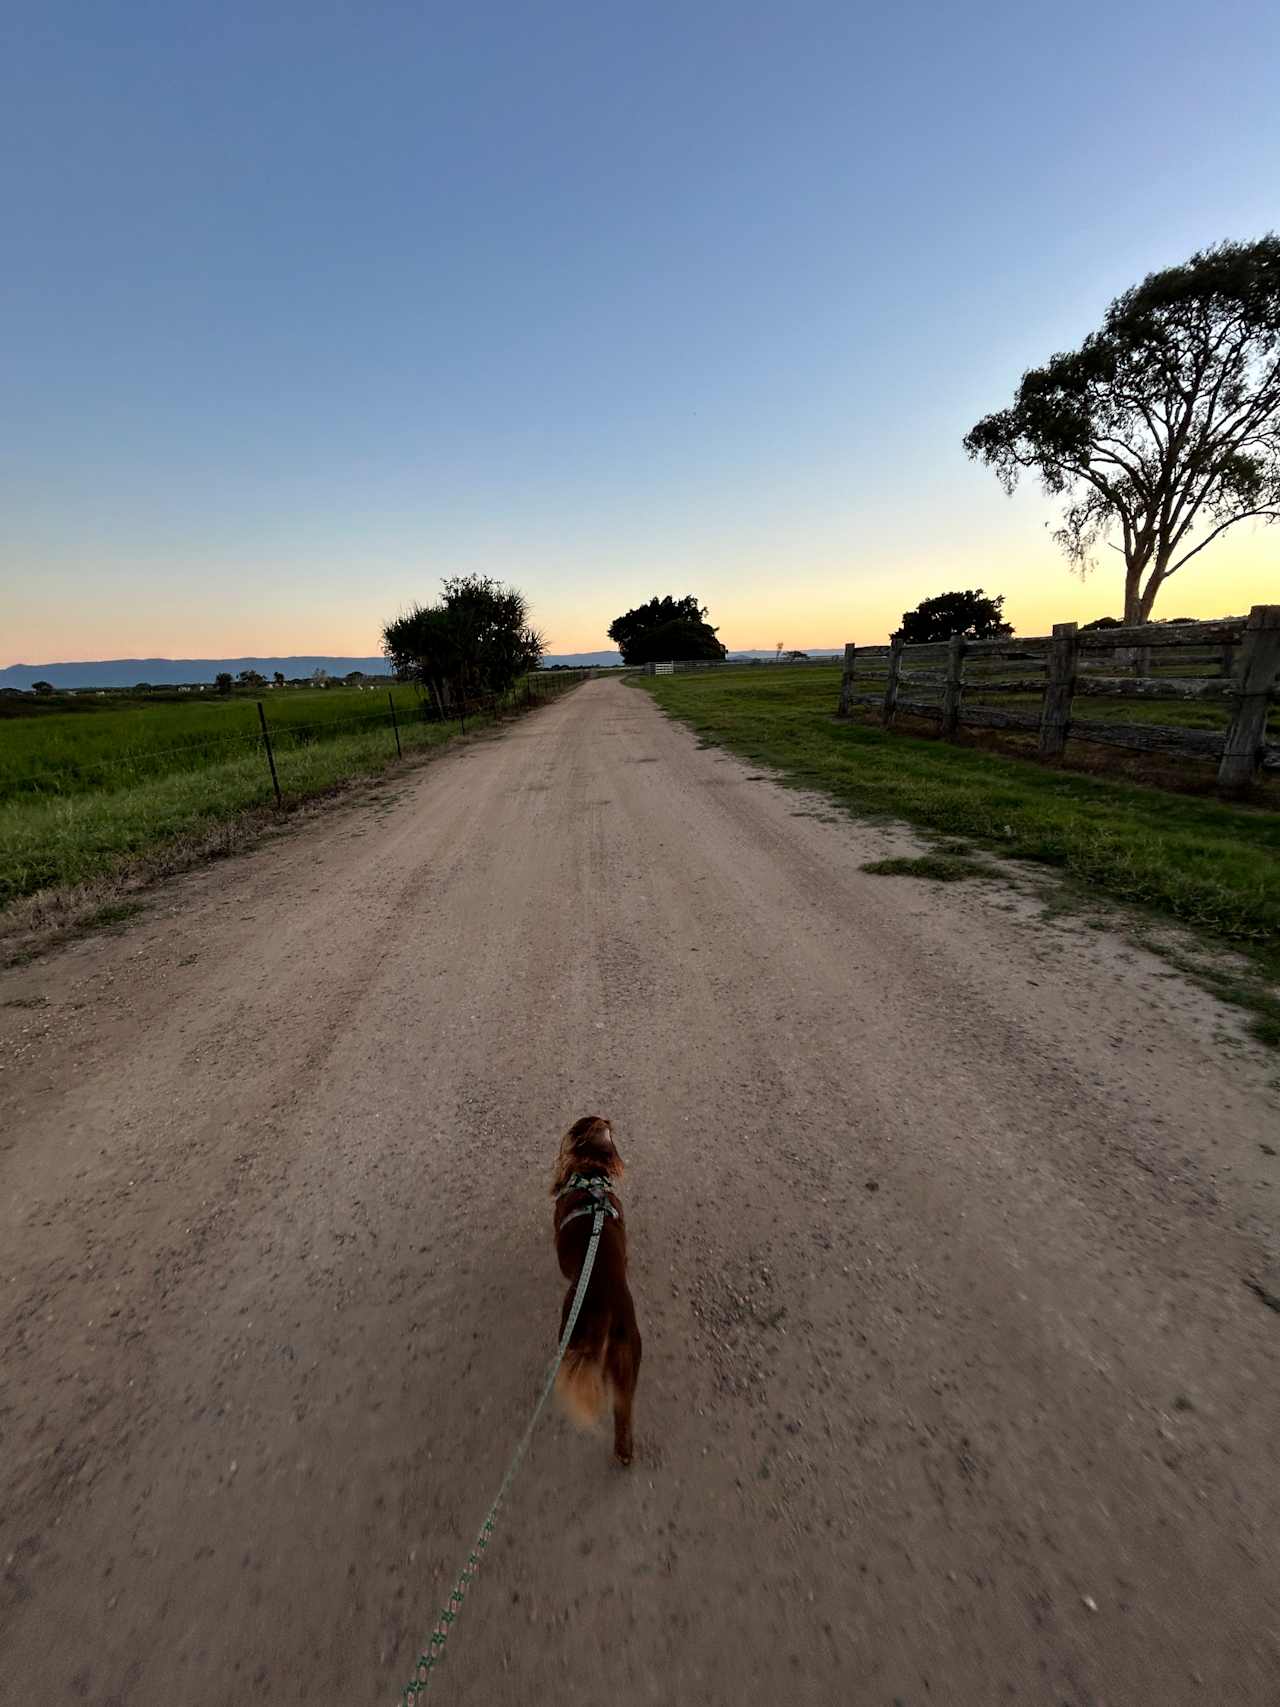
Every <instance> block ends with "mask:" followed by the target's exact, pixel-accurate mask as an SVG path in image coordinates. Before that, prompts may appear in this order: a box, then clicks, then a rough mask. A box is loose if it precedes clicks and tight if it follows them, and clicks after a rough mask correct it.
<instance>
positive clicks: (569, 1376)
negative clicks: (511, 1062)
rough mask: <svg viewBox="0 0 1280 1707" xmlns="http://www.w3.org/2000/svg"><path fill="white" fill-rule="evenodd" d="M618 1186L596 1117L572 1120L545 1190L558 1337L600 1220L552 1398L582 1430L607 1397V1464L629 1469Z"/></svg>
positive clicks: (625, 1292) (635, 1350) (630, 1361)
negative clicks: (558, 1291)
mask: <svg viewBox="0 0 1280 1707" xmlns="http://www.w3.org/2000/svg"><path fill="white" fill-rule="evenodd" d="M621 1178H622V1157H621V1156H620V1155H619V1154H618V1150H617V1146H616V1145H615V1144H614V1141H613V1128H612V1127H611V1126H610V1125H609V1122H608V1121H607V1120H604V1119H602V1118H601V1117H600V1116H599V1115H597V1114H589V1115H587V1116H586V1117H585V1118H584V1119H582V1120H575V1121H574V1123H573V1125H572V1126H571V1127H570V1128H569V1130H568V1131H567V1132H566V1133H565V1135H564V1137H563V1138H562V1139H561V1140H560V1154H559V1155H558V1156H557V1157H556V1169H555V1175H554V1177H553V1179H552V1182H551V1195H552V1196H553V1197H554V1198H555V1200H556V1208H555V1241H556V1256H557V1258H558V1259H559V1263H560V1272H561V1274H563V1275H564V1276H565V1277H566V1279H567V1280H568V1282H569V1290H568V1291H567V1292H566V1293H565V1295H564V1308H563V1309H562V1310H561V1312H560V1332H561V1334H563V1333H564V1325H565V1322H566V1321H567V1320H568V1316H569V1308H570V1305H571V1304H572V1303H573V1295H574V1293H575V1292H576V1291H577V1287H578V1277H579V1275H580V1274H581V1273H582V1264H583V1261H584V1260H585V1258H586V1254H587V1246H588V1244H589V1243H590V1240H591V1229H592V1226H593V1225H594V1223H595V1215H594V1206H595V1203H596V1202H597V1201H603V1202H604V1204H605V1205H606V1206H607V1212H606V1214H605V1218H604V1223H603V1225H602V1227H601V1230H600V1246H599V1249H598V1250H597V1251H596V1260H595V1267H594V1268H593V1269H592V1271H591V1278H590V1280H589V1281H588V1283H587V1292H586V1297H585V1298H584V1299H583V1301H582V1310H581V1312H580V1313H579V1316H578V1320H577V1323H576V1324H575V1326H574V1330H573V1338H572V1339H571V1340H570V1342H569V1345H568V1348H567V1349H566V1351H565V1354H564V1361H563V1363H562V1364H561V1365H560V1373H559V1375H558V1376H557V1378H556V1390H557V1391H558V1393H559V1394H560V1398H561V1400H562V1402H563V1404H564V1407H565V1409H566V1410H567V1411H568V1413H569V1415H570V1416H571V1417H572V1418H573V1419H574V1421H575V1422H578V1423H582V1424H584V1425H586V1424H591V1423H594V1422H595V1421H596V1420H597V1419H598V1418H599V1416H600V1413H601V1411H602V1410H603V1409H604V1404H605V1394H606V1390H607V1391H608V1393H610V1394H611V1395H612V1398H613V1451H614V1456H615V1457H616V1458H617V1460H618V1462H619V1463H620V1464H630V1462H631V1401H632V1398H633V1396H634V1394H635V1390H636V1378H637V1376H638V1375H639V1373H640V1330H639V1328H638V1327H637V1326H636V1311H635V1305H634V1304H633V1303H632V1301H631V1290H630V1288H629V1287H628V1285H627V1231H626V1225H625V1223H624V1221H623V1219H622V1204H621V1201H620V1200H619V1197H618V1182H619V1181H620V1180H621ZM584 1212H585V1213H584Z"/></svg>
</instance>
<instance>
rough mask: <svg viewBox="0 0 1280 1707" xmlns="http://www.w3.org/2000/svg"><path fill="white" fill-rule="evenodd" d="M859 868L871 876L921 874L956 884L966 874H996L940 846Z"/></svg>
mask: <svg viewBox="0 0 1280 1707" xmlns="http://www.w3.org/2000/svg"><path fill="white" fill-rule="evenodd" d="M862 869H863V871H868V872H870V873H871V875H872V876H873V877H923V878H927V879H928V880H930V881H931V882H933V883H960V882H962V881H963V880H964V879H965V878H969V877H994V876H996V875H997V873H996V872H994V871H993V870H992V869H991V867H990V866H989V865H983V864H982V863H981V862H980V861H979V860H976V859H967V858H966V857H965V856H964V855H963V854H955V853H948V852H944V851H942V850H941V849H939V850H938V851H936V852H934V853H927V854H920V855H919V856H918V857H917V858H915V859H911V858H909V857H908V856H907V855H905V854H898V855H895V856H894V857H893V858H892V859H873V860H868V862H867V863H866V865H864V866H863V867H862Z"/></svg>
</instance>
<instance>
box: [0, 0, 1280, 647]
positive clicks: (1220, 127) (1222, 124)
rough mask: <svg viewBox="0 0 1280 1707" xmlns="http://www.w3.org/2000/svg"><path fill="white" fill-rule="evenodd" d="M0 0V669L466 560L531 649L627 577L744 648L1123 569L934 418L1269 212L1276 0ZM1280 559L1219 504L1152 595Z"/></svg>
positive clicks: (284, 638)
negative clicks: (1152, 278) (1079, 561)
mask: <svg viewBox="0 0 1280 1707" xmlns="http://www.w3.org/2000/svg"><path fill="white" fill-rule="evenodd" d="M0 26H2V31H3V34H2V36H0V67H2V69H0V143H2V146H0V214H2V215H3V231H4V239H5V241H4V263H3V266H2V267H0V302H2V304H3V312H2V314H0V371H2V372H3V375H4V398H5V407H4V410H3V414H2V416H0V552H2V553H3V567H4V572H5V574H4V579H5V590H4V594H3V604H2V605H0V664H3V663H8V662H12V661H15V660H17V659H19V658H23V659H26V660H28V661H33V662H34V661H45V660H52V659H55V658H58V659H60V658H87V657H104V656H116V655H122V654H127V655H146V654H158V653H167V654H169V655H179V654H185V655H192V654H198V655H205V656H207V655H214V654H224V653H225V654H231V653H237V654H238V653H270V652H283V651H297V652H303V651H341V652H351V653H364V652H367V651H371V650H376V646H377V634H378V630H379V628H380V625H381V622H382V620H383V619H384V618H385V617H386V616H388V615H391V614H394V613H395V611H396V610H397V609H398V608H399V607H401V606H402V605H403V604H404V603H406V602H408V601H409V600H411V599H413V598H415V597H418V598H426V597H430V596H431V595H432V594H433V592H434V591H435V589H436V587H437V585H438V582H439V578H440V577H441V576H442V575H445V574H448V573H452V572H456V571H466V570H485V571H489V572H492V573H495V574H498V575H500V576H503V577H505V578H509V579H512V580H515V581H516V582H517V583H518V584H519V585H521V586H522V587H524V588H525V589H526V590H527V591H528V592H529V594H530V595H531V597H532V598H533V601H534V604H535V607H536V611H537V615H538V617H539V619H540V622H541V625H542V627H543V628H544V629H545V631H546V632H547V635H548V637H549V639H550V641H551V643H552V646H553V649H554V650H557V651H562V650H569V649H578V648H587V647H597V646H601V645H604V644H606V641H605V638H604V628H605V626H606V625H607V623H608V621H609V619H610V618H611V617H612V616H613V615H614V614H616V613H617V611H618V610H620V609H622V608H625V606H627V605H629V604H632V603H635V602H637V601H638V600H639V599H642V598H644V597H647V596H648V595H649V594H651V593H653V592H658V591H672V592H675V593H683V592H685V591H688V590H693V591H696V592H698V593H700V594H701V595H702V596H703V597H704V598H705V599H706V600H707V601H708V602H709V603H710V605H711V607H712V616H713V620H716V621H718V622H719V623H720V626H721V634H722V638H724V639H726V640H728V641H729V643H730V644H731V645H735V646H756V645H768V644H771V643H772V642H773V641H775V640H776V639H778V638H783V639H785V640H786V641H787V643H788V644H792V645H803V644H814V645H818V644H832V645H834V644H839V643H840V642H841V641H842V640H844V639H846V638H860V639H862V640H864V641H870V640H875V639H880V638H882V637H883V635H884V633H885V632H886V629H887V626H888V624H889V622H890V621H891V619H892V618H893V617H895V616H896V615H897V613H898V612H900V611H901V610H902V609H903V608H904V607H905V606H907V605H909V604H914V603H916V602H917V601H918V600H919V599H920V598H922V597H925V596H928V595H929V594H932V593H936V592H939V591H942V590H944V589H945V588H947V587H950V586H954V585H970V584H975V583H982V584H983V585H985V586H986V587H987V589H988V591H994V590H997V589H1003V590H1005V591H1006V592H1007V593H1008V594H1009V601H1010V612H1011V614H1012V615H1013V616H1014V618H1015V621H1016V622H1017V623H1018V625H1019V626H1020V627H1021V628H1023V630H1024V631H1026V630H1027V629H1028V628H1032V629H1034V627H1035V626H1036V624H1037V621H1042V620H1045V619H1050V618H1053V617H1058V618H1063V617H1069V616H1072V615H1076V614H1081V615H1086V616H1087V615H1093V614H1098V613H1099V612H1101V611H1103V610H1110V609H1111V608H1112V607H1113V606H1115V605H1116V604H1117V593H1116V589H1115V587H1114V586H1113V585H1112V584H1111V583H1112V582H1113V581H1114V579H1115V575H1114V570H1111V569H1110V568H1109V566H1103V567H1102V568H1101V569H1100V570H1099V572H1098V576H1097V578H1095V580H1094V581H1093V582H1092V583H1091V584H1090V585H1089V586H1088V587H1086V588H1083V589H1082V588H1081V587H1080V585H1079V583H1078V582H1076V581H1074V580H1073V579H1072V578H1071V577H1070V575H1069V573H1068V571H1067V569H1066V566H1065V564H1064V563H1063V562H1062V560H1061V559H1060V558H1059V557H1058V555H1057V554H1056V551H1055V549H1054V547H1053V546H1052V544H1051V543H1050V542H1049V540H1048V537H1047V534H1046V531H1045V527H1044V523H1045V521H1046V519H1049V518H1051V517H1052V515H1053V510H1052V508H1051V506H1050V505H1049V504H1048V503H1047V501H1045V500H1044V499H1043V498H1041V497H1039V496H1037V495H1036V493H1035V492H1034V491H1032V490H1028V491H1027V492H1026V493H1025V494H1021V495H1020V496H1019V497H1018V498H1016V499H1015V500H1014V501H1013V502H1010V501H1009V500H1007V499H1005V498H1004V497H1003V496H1002V495H1001V493H1000V492H999V489H998V488H997V486H996V483H995V481H994V479H993V478H992V476H991V475H990V474H989V473H987V472H986V471H984V470H981V469H979V468H977V467H975V466H973V465H971V464H969V463H968V462H967V461H966V460H965V458H964V455H963V452H962V451H961V448H960V443H959V441H960V437H961V434H962V433H963V432H964V430H965V429H966V428H967V427H968V426H969V425H970V424H971V423H972V421H973V420H975V419H976V418H977V417H978V416H979V415H980V414H983V413H985V412H986V411H987V410H989V409H991V408H994V407H997V406H999V405H1001V404H1002V403H1003V402H1004V401H1006V399H1007V397H1008V396H1009V395H1010V393H1011V391H1012V388H1013V386H1014V384H1015V383H1016V381H1017V378H1018V376H1019V374H1020V373H1021V371H1022V370H1023V369H1024V368H1025V367H1027V366H1029V365H1031V364H1033V363H1036V362H1038V361H1040V360H1042V359H1043V358H1044V357H1045V356H1047V355H1048V354H1049V353H1050V352H1051V351H1052V350H1054V349H1057V348H1060V347H1062V346H1064V345H1066V344H1068V343H1071V342H1074V341H1076V340H1077V339H1078V338H1079V337H1080V336H1081V335H1082V334H1083V333H1084V332H1086V331H1087V330H1088V329H1089V328H1090V327H1091V326H1092V325H1094V324H1095V323H1096V322H1097V320H1098V318H1099V316H1100V314H1101V312H1102V310H1103V309H1104V307H1105V305H1106V303H1107V301H1108V300H1109V298H1110V297H1111V296H1113V295H1114V294H1115V293H1116V292H1117V291H1119V290H1120V289H1123V288H1124V287H1125V286H1126V285H1128V284H1130V283H1132V282H1134V281H1135V280H1136V279H1137V278H1138V277H1140V276H1141V275H1142V274H1143V273H1144V272H1146V271H1148V270H1149V269H1151V268H1153V267H1156V266H1160V265H1164V264H1167V263H1169V262H1173V261H1177V260H1180V259H1182V258H1184V257H1185V256H1186V255H1187V254H1188V253H1189V252H1190V251H1191V250H1192V249H1194V248H1196V247H1197V246H1200V245H1203V244H1205V243H1209V242H1212V241H1215V240H1217V239H1220V238H1223V237H1243V238H1248V237H1253V236H1257V235H1259V234H1261V233H1262V232H1263V231H1265V230H1267V229H1270V228H1273V227H1275V226H1276V225H1277V224H1280V100H1278V99H1277V93H1278V85H1277V77H1278V75H1280V73H1278V71H1277V67H1280V7H1277V6H1276V5H1275V4H1274V3H1273V0H1266V3H1264V0H1248V3H1237V4H1232V3H1230V0H1228V3H1227V4H1225V5H1218V6H1216V7H1213V8H1209V7H1206V6H1205V5H1203V4H1202V3H1198V4H1190V3H1188V0H1173V3H1170V4H1154V3H1151V0H1138V3H1135V4H1129V5H1122V6H1116V5H1114V4H1111V5H1105V6H1104V5H1095V4H1084V5H1079V6H1077V7H1074V8H1072V9H1069V10H1068V9H1064V8H1062V7H1061V6H1053V7H1048V6H1039V5H1036V4H1034V3H1032V4H1026V3H1022V4H1016V5H1015V4H1004V3H1001V4H995V5H985V6H975V5H969V6H965V5H959V6H957V5H953V4H946V5H932V4H931V5H910V4H908V5H898V6H894V7H876V8H867V7H859V6H857V5H852V4H849V3H847V0H846V3H840V4H825V3H824V4H804V3H803V0H801V3H799V4H796V3H791V4H785V5H784V4H781V3H780V4H776V5H760V4H753V3H751V0H737V3H735V4H720V3H712V4H708V3H705V0H703V3H699V4H694V5H692V6H691V5H688V4H685V5H680V6H675V5H669V4H665V3H659V4H654V3H649V4H646V5H644V6H638V5H635V6H628V7H625V8H624V7H619V6H612V5H608V4H604V5H601V4H599V3H598V0H597V3H595V4H590V5H588V4H573V5H566V4H559V5H555V4H552V5H541V6H535V5H519V6H517V5H505V6H495V5H486V4H484V3H483V0H481V3H478V4H471V5H468V6H465V7H462V6H458V7H450V8H445V7H443V6H428V5H423V4H394V5H392V4H361V5H355V4H345V5H334V4H325V3H323V0H319V3H317V0H309V3H307V4H297V5H292V6H284V5H279V4H273V3H271V0H259V3H257V4H253V5H243V4H219V5H212V4H204V5H201V6H198V7H197V6H192V5H189V4H184V3H182V0H166V3H165V4H150V3H146V0H130V4H128V5H124V4H118V3H115V0H93V3H92V4H82V5H64V4H59V3H58V0H40V3H39V4H29V3H24V4H12V3H9V4H5V5H4V6H3V9H2V11H0ZM1228 539H1229V541H1230V536H1228ZM1278 554H1280V532H1277V533H1275V534H1272V535H1267V534H1266V533H1265V532H1258V533H1255V534H1245V533H1244V532H1243V531H1241V533H1240V538H1239V539H1238V541H1234V542H1230V543H1226V544H1224V545H1223V546H1222V547H1221V548H1218V549H1215V550H1211V551H1209V552H1206V553H1204V554H1203V556H1202V557H1201V558H1199V559H1197V560H1196V562H1197V567H1195V568H1193V569H1189V570H1188V571H1187V574H1186V576H1184V577H1183V578H1182V580H1181V582H1175V583H1173V585H1172V586H1171V588H1170V590H1169V593H1168V595H1167V597H1168V598H1169V599H1170V600H1171V601H1172V604H1176V605H1177V606H1178V610H1177V611H1174V610H1173V608H1172V604H1171V605H1170V607H1169V609H1167V610H1165V611H1164V612H1163V614H1165V615H1173V614H1210V613H1213V614H1217V613H1219V612H1222V611H1224V610H1227V609H1231V608H1234V607H1239V606H1240V605H1241V604H1242V603H1244V604H1247V603H1248V602H1249V601H1250V599H1251V598H1252V599H1260V598H1262V597H1263V596H1264V593H1265V592H1266V591H1267V583H1268V581H1269V583H1270V586H1271V588H1272V589H1274V586H1275V584H1276V580H1277V576H1276V575H1275V574H1274V572H1273V571H1272V570H1271V569H1270V567H1269V566H1270V565H1274V564H1275V563H1276V561H1277V556H1278ZM1193 577H1194V579H1193ZM1175 589H1177V590H1175ZM1095 607H1096V608H1095Z"/></svg>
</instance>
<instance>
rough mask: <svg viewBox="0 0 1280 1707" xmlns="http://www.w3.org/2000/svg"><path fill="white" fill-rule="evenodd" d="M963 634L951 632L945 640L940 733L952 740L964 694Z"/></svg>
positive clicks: (958, 723)
mask: <svg viewBox="0 0 1280 1707" xmlns="http://www.w3.org/2000/svg"><path fill="white" fill-rule="evenodd" d="M964 650H965V648H964V635H963V634H953V635H952V636H951V639H950V640H949V641H948V642H947V680H946V684H945V686H944V687H943V690H942V733H943V736H944V737H945V739H946V740H948V741H954V740H955V738H956V730H957V729H959V727H960V700H961V697H962V696H963V694H964Z"/></svg>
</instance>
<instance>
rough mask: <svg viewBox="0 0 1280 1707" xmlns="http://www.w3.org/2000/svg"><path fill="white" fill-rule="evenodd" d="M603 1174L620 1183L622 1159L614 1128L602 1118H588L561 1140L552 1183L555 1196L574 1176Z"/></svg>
mask: <svg viewBox="0 0 1280 1707" xmlns="http://www.w3.org/2000/svg"><path fill="white" fill-rule="evenodd" d="M585 1172H594V1173H603V1174H608V1176H609V1178H610V1179H621V1178H622V1173H623V1163H622V1157H621V1156H620V1155H619V1154H618V1146H617V1145H616V1144H615V1143H614V1141H613V1127H612V1126H610V1124H609V1122H608V1121H607V1120H606V1119H605V1118H604V1116H603V1115H600V1114H586V1115H584V1116H583V1117H582V1119H581V1120H575V1121H574V1123H573V1125H572V1126H571V1127H570V1128H569V1130H568V1131H567V1132H566V1133H565V1135H564V1137H563V1138H562V1139H561V1140H560V1153H559V1155H558V1156H557V1157H556V1171H555V1177H554V1179H553V1180H552V1182H551V1191H552V1195H553V1196H554V1195H555V1193H556V1192H557V1191H559V1190H560V1188H561V1186H562V1185H563V1184H564V1182H565V1181H566V1180H567V1179H568V1178H569V1176H570V1175H571V1174H575V1173H585Z"/></svg>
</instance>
